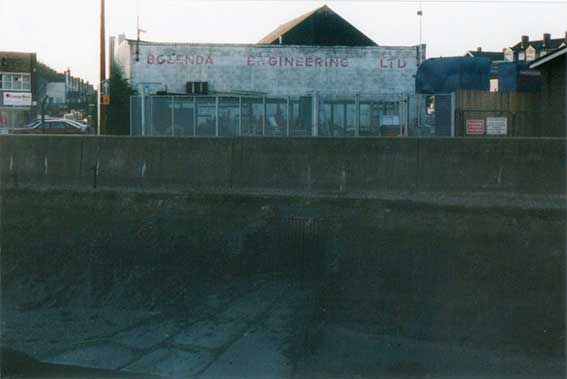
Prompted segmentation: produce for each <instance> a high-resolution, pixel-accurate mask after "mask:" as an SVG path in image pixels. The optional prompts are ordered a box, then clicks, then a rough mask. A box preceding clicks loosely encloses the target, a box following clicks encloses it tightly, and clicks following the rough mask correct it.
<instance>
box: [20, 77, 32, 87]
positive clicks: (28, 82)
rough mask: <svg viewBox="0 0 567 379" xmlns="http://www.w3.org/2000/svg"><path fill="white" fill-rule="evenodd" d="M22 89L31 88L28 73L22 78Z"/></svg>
mask: <svg viewBox="0 0 567 379" xmlns="http://www.w3.org/2000/svg"><path fill="white" fill-rule="evenodd" d="M22 83H23V84H22V89H25V90H29V89H31V77H30V75H24V76H23V78H22Z"/></svg>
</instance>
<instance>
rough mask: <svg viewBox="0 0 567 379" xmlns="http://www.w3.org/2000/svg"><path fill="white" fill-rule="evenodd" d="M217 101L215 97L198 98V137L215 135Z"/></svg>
mask: <svg viewBox="0 0 567 379" xmlns="http://www.w3.org/2000/svg"><path fill="white" fill-rule="evenodd" d="M215 113H216V101H215V98H214V97H198V98H197V135H198V136H214V135H215V124H216V119H215Z"/></svg>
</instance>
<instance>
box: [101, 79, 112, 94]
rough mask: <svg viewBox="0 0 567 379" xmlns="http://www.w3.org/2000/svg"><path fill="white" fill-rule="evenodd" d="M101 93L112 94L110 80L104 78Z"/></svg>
mask: <svg viewBox="0 0 567 379" xmlns="http://www.w3.org/2000/svg"><path fill="white" fill-rule="evenodd" d="M100 93H101V94H102V95H103V96H110V82H109V81H108V80H103V81H102V84H101V86H100Z"/></svg>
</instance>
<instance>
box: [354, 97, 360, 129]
mask: <svg viewBox="0 0 567 379" xmlns="http://www.w3.org/2000/svg"><path fill="white" fill-rule="evenodd" d="M359 135H360V94H358V93H357V94H356V95H355V96H354V136H355V137H358V136H359Z"/></svg>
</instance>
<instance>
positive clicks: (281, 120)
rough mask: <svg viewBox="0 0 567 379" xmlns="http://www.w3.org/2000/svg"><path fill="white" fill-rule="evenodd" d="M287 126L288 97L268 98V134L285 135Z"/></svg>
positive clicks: (266, 132) (266, 133)
mask: <svg viewBox="0 0 567 379" xmlns="http://www.w3.org/2000/svg"><path fill="white" fill-rule="evenodd" d="M286 128H287V99H266V131H265V135H267V136H285V135H286Z"/></svg>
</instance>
